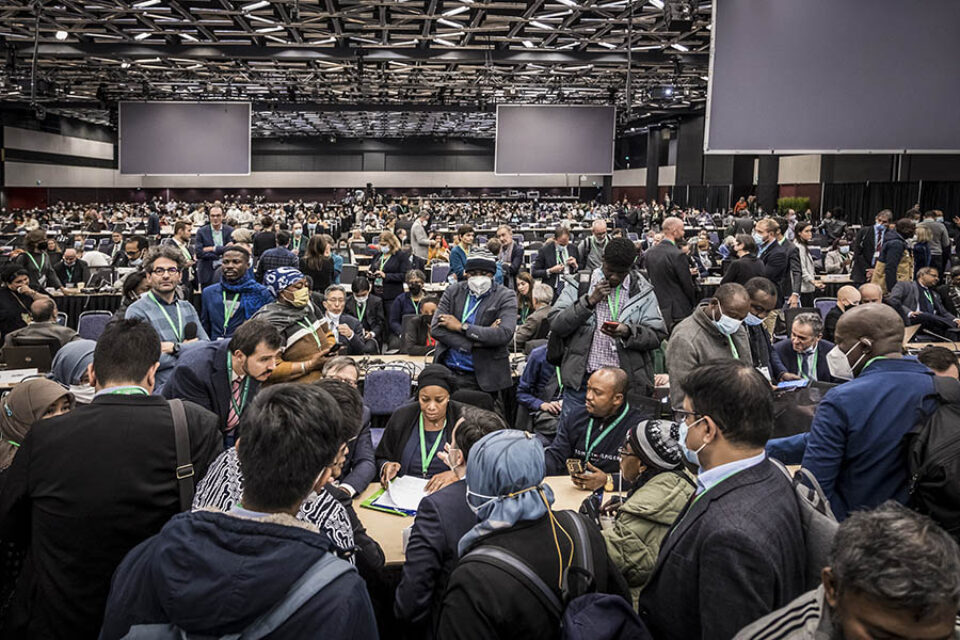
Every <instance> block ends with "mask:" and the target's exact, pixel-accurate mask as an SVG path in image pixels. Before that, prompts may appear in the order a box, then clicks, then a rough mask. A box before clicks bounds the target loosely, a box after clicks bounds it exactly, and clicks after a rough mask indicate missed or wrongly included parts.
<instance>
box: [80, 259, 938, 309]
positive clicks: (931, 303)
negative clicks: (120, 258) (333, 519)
mask: <svg viewBox="0 0 960 640" xmlns="http://www.w3.org/2000/svg"><path fill="white" fill-rule="evenodd" d="M63 271H64V273H66V274H67V282H71V281H72V280H73V268H72V267H68V266H67V265H63ZM931 304H932V303H931Z"/></svg>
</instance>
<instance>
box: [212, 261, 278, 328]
mask: <svg viewBox="0 0 960 640" xmlns="http://www.w3.org/2000/svg"><path fill="white" fill-rule="evenodd" d="M220 286H222V287H223V290H224V291H227V292H229V293H239V294H241V295H240V305H241V306H242V307H243V317H244V318H252V317H253V316H254V314H255V313H256V312H257V311H259V310H260V307H262V306H264V305H267V304H270V303H271V302H273V294H272V293H271V292H270V289H268V288H267V287H265V286H263V285H262V284H260V283H259V282H257V281H256V280H255V279H254V277H253V269H247V271H246V273H244V274H243V275H242V276H241V277H240V279H239V280H237V281H236V282H229V281H228V280H227V279H226V278H224V277H221V278H220Z"/></svg>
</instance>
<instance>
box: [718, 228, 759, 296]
mask: <svg viewBox="0 0 960 640" xmlns="http://www.w3.org/2000/svg"><path fill="white" fill-rule="evenodd" d="M733 251H734V253H735V254H736V256H737V259H736V260H734V261H733V262H731V263H730V266H729V267H727V271H726V273H724V274H723V277H722V278H720V284H726V283H728V282H736V283H737V284H742V285H743V286H747V281H749V280H750V278H756V277H757V276H762V275H763V262H761V261H760V258H758V257H757V243H756V241H755V240H754V239H753V236H750V235H748V234H746V233H741V234H738V235H737V237H736V241H735V242H734V243H733Z"/></svg>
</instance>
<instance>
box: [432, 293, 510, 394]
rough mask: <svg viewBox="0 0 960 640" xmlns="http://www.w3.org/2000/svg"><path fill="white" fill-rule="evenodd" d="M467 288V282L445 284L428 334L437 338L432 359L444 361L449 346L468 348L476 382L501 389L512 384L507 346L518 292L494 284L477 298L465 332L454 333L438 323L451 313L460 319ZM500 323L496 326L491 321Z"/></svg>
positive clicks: (494, 388)
mask: <svg viewBox="0 0 960 640" xmlns="http://www.w3.org/2000/svg"><path fill="white" fill-rule="evenodd" d="M469 292H470V290H469V289H468V287H467V283H466V282H457V283H455V284H452V285H450V286H449V287H447V290H446V291H444V292H443V297H442V298H440V304H439V305H438V306H437V311H436V312H435V313H434V314H433V324H432V325H431V327H430V334H431V335H432V336H433V338H434V340H436V341H437V352H436V356H435V357H434V361H435V362H438V363H440V364H446V356H447V353H448V352H449V351H450V350H451V349H460V350H462V351H469V352H470V353H471V354H472V355H473V367H474V371H475V375H476V377H477V384H478V385H479V386H480V388H481V389H483V390H484V391H487V392H493V391H500V390H501V389H506V388H507V387H509V386H511V385H512V384H513V376H512V374H511V372H510V352H509V346H510V343H511V342H513V334H514V332H515V331H516V329H517V294H516V293H514V291H513V290H512V289H508V288H506V287H504V286H502V285H498V284H496V283H494V284H493V287H492V288H491V289H490V291H488V292H487V294H486V295H485V296H484V297H483V299H482V300H481V301H480V306H479V307H478V308H477V314H476V320H475V322H473V323H471V324H470V327H469V329H468V330H467V331H466V332H454V331H450V330H449V329H446V328H444V327H441V326H440V316H442V315H444V314H450V315H453V316H456V317H457V319H458V320H459V319H460V318H461V317H462V314H463V307H464V304H465V303H466V300H467V294H468V293H469ZM497 320H499V321H500V324H499V325H498V326H496V327H494V326H493V323H494V322H496V321H497Z"/></svg>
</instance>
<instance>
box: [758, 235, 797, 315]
mask: <svg viewBox="0 0 960 640" xmlns="http://www.w3.org/2000/svg"><path fill="white" fill-rule="evenodd" d="M779 233H780V227H779V225H777V223H776V221H775V220H774V219H773V218H764V219H763V220H760V221H758V222H757V224H756V226H755V227H754V229H753V240H754V242H756V243H757V257H758V258H760V261H761V262H762V263H763V275H764V277H765V278H766V279H767V280H770V281H771V282H772V283H773V284H775V285H777V292H778V294H779V295H778V300H777V308H780V306H781V305H782V304H783V302H784V300H786V297H787V295H788V294H789V293H791V292H790V291H787V290H786V289H785V288H784V286H783V285H784V282H789V279H788V278H789V267H790V265H789V261H790V258H789V256H788V255H787V250H786V249H785V248H784V246H783V245H782V244H780V243H779V242H778V241H777V237H778V235H779Z"/></svg>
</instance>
